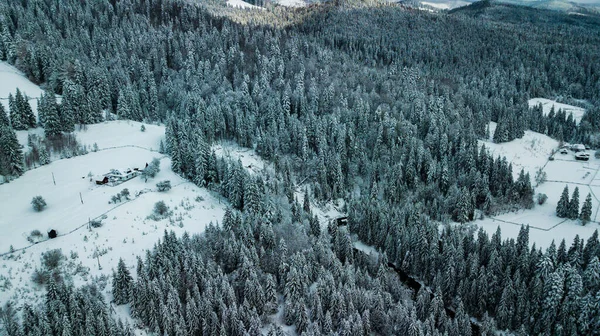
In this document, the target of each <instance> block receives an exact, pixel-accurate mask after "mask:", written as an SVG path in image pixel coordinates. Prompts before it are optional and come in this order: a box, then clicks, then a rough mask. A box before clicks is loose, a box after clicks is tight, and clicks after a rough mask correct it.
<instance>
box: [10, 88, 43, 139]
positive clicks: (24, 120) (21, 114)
mask: <svg viewBox="0 0 600 336" xmlns="http://www.w3.org/2000/svg"><path fill="white" fill-rule="evenodd" d="M8 108H9V112H10V125H11V126H12V128H13V129H15V130H26V129H29V128H32V127H35V126H36V124H37V120H36V119H35V115H34V114H33V110H32V109H31V105H29V101H28V97H27V95H24V94H22V93H21V91H20V90H19V89H17V93H16V94H15V96H14V97H13V95H12V94H9V95H8Z"/></svg>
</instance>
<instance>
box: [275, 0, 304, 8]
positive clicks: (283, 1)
mask: <svg viewBox="0 0 600 336" xmlns="http://www.w3.org/2000/svg"><path fill="white" fill-rule="evenodd" d="M275 2H276V3H278V4H280V5H282V6H285V7H293V8H297V7H306V6H308V3H307V2H306V1H303V0H275Z"/></svg>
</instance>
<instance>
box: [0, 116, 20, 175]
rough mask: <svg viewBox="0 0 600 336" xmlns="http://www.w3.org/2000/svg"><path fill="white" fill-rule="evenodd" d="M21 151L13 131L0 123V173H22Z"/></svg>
mask: <svg viewBox="0 0 600 336" xmlns="http://www.w3.org/2000/svg"><path fill="white" fill-rule="evenodd" d="M23 172H24V168H23V151H22V146H21V144H19V141H18V140H17V135H16V134H15V131H14V130H13V129H11V128H10V127H8V126H1V125H0V175H4V176H20V175H21V174H23Z"/></svg>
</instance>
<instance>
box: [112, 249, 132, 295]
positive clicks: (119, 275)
mask: <svg viewBox="0 0 600 336" xmlns="http://www.w3.org/2000/svg"><path fill="white" fill-rule="evenodd" d="M132 283H133V278H132V277H131V274H130V273H129V270H128V269H127V266H126V265H125V262H124V261H123V259H122V258H119V264H118V265H117V272H116V273H113V283H112V284H113V296H114V300H115V303H116V304H118V305H120V304H126V303H129V302H130V300H131V297H130V294H131V289H132Z"/></svg>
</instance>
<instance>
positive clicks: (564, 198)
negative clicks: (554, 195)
mask: <svg viewBox="0 0 600 336" xmlns="http://www.w3.org/2000/svg"><path fill="white" fill-rule="evenodd" d="M569 204H570V203H569V186H568V185H566V186H565V188H564V189H563V191H562V194H561V195H560V199H559V200H558V203H557V204H556V215H557V216H558V217H560V218H566V217H568V215H569Z"/></svg>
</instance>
